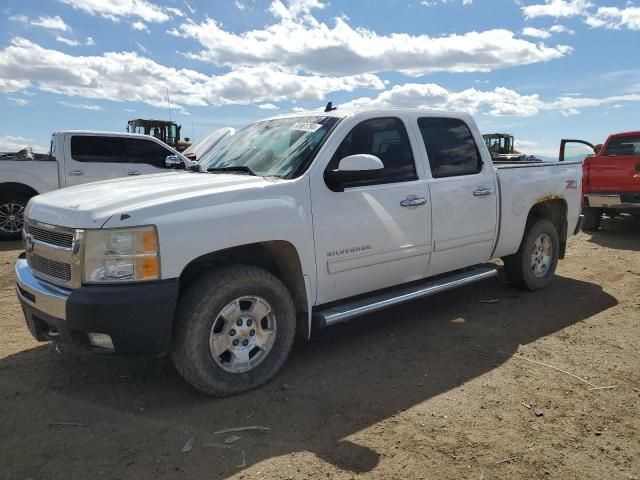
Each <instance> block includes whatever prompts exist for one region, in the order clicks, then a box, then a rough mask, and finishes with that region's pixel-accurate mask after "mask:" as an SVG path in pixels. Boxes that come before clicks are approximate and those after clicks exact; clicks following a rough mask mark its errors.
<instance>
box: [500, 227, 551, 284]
mask: <svg viewBox="0 0 640 480" xmlns="http://www.w3.org/2000/svg"><path fill="white" fill-rule="evenodd" d="M543 234H545V235H547V236H548V237H549V239H550V240H551V248H552V252H551V263H550V265H549V267H548V269H547V270H546V273H544V275H542V276H537V275H536V274H535V273H534V270H533V266H532V264H531V257H532V255H533V253H534V250H535V242H536V239H537V238H538V237H540V236H541V235H543ZM559 247H560V240H559V237H558V231H557V230H556V227H555V225H554V224H553V223H552V222H551V221H549V220H547V219H545V218H542V219H533V220H531V221H529V222H528V223H527V227H526V228H525V232H524V238H523V239H522V243H521V244H520V248H519V249H518V251H517V252H516V253H515V254H513V255H509V256H508V257H504V258H503V259H502V261H503V262H504V272H505V274H506V276H507V279H508V280H509V282H510V283H511V284H512V285H513V286H514V287H516V288H520V289H523V290H531V291H533V290H540V289H542V288H545V287H546V286H547V285H549V283H551V281H552V280H553V277H554V275H555V271H556V267H557V266H558V253H559V251H560V250H559Z"/></svg>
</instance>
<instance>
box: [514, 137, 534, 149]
mask: <svg viewBox="0 0 640 480" xmlns="http://www.w3.org/2000/svg"><path fill="white" fill-rule="evenodd" d="M513 143H514V145H513V146H514V148H515V149H516V150H519V151H527V150H531V149H535V148H536V147H539V146H540V142H536V141H535V140H525V139H522V138H515V139H514V141H513Z"/></svg>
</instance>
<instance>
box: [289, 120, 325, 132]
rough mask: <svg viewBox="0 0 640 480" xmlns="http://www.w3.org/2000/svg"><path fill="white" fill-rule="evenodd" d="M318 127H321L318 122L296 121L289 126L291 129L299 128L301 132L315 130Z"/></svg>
mask: <svg viewBox="0 0 640 480" xmlns="http://www.w3.org/2000/svg"><path fill="white" fill-rule="evenodd" d="M320 127H322V124H320V123H310V122H297V123H294V124H293V126H292V127H291V130H300V131H303V132H315V131H316V130H318V129H319V128H320Z"/></svg>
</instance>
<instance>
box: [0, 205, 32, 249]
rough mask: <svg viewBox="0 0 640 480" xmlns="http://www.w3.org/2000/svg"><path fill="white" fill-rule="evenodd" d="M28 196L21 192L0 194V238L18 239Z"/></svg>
mask: <svg viewBox="0 0 640 480" xmlns="http://www.w3.org/2000/svg"><path fill="white" fill-rule="evenodd" d="M27 202H29V197H28V196H27V195H24V194H22V193H3V194H0V240H18V239H19V238H20V235H21V234H22V227H23V226H24V209H25V207H26V206H27Z"/></svg>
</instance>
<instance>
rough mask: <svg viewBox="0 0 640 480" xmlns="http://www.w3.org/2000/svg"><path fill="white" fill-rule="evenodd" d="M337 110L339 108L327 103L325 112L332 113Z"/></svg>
mask: <svg viewBox="0 0 640 480" xmlns="http://www.w3.org/2000/svg"><path fill="white" fill-rule="evenodd" d="M337 109H338V107H334V106H333V102H329V103H327V106H326V107H324V111H325V112H331V111H332V110H337Z"/></svg>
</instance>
